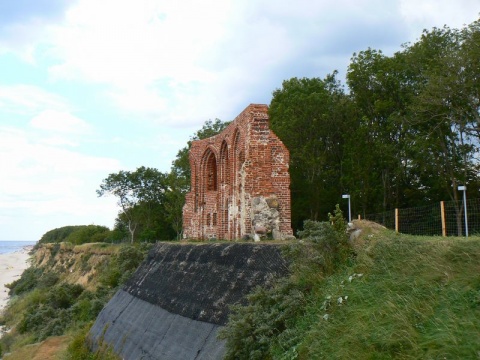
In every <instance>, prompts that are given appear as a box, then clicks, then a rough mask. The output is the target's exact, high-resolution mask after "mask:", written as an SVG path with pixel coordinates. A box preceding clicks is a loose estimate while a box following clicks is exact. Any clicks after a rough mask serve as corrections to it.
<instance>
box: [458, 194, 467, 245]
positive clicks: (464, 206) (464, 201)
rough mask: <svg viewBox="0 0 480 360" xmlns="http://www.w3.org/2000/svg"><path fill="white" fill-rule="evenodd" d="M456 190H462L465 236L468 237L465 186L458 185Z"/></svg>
mask: <svg viewBox="0 0 480 360" xmlns="http://www.w3.org/2000/svg"><path fill="white" fill-rule="evenodd" d="M458 191H463V212H464V213H465V237H468V218H467V187H466V186H465V185H460V186H459V187H458Z"/></svg>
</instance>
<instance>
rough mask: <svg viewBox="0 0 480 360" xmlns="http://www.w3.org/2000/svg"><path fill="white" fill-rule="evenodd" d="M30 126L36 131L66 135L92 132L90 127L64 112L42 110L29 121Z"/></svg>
mask: <svg viewBox="0 0 480 360" xmlns="http://www.w3.org/2000/svg"><path fill="white" fill-rule="evenodd" d="M30 125H31V126H32V127H34V128H36V129H42V130H48V131H52V132H59V133H66V134H88V133H91V132H92V127H91V126H90V125H89V124H88V123H86V122H85V121H83V120H82V119H79V118H78V117H75V116H73V115H72V114H70V113H68V112H65V111H56V110H44V111H42V112H41V113H40V114H39V115H37V116H35V117H34V118H33V119H32V120H31V121H30Z"/></svg>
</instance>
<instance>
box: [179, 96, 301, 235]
mask: <svg viewBox="0 0 480 360" xmlns="http://www.w3.org/2000/svg"><path fill="white" fill-rule="evenodd" d="M289 158H290V155H289V152H288V150H287V148H286V147H285V146H284V145H283V143H282V142H281V140H280V139H279V138H278V137H277V136H276V135H275V134H274V133H273V132H272V131H271V130H270V128H269V119H268V107H267V105H257V104H251V105H249V106H248V107H247V108H246V109H245V110H244V111H243V112H242V113H241V114H240V115H238V116H237V118H236V119H235V120H234V121H233V122H232V123H231V124H229V125H228V126H227V127H226V128H225V129H224V130H223V131H222V132H221V133H220V134H218V135H215V136H212V137H210V138H207V139H204V140H198V141H193V142H192V145H191V148H190V154H189V160H190V169H191V191H190V192H189V193H188V194H187V195H186V201H185V205H184V207H183V237H184V238H189V239H228V240H234V239H241V238H243V239H246V238H252V239H254V240H255V241H258V240H260V239H262V238H271V239H285V238H288V237H291V236H292V228H291V221H290V174H289V173H288V165H289Z"/></svg>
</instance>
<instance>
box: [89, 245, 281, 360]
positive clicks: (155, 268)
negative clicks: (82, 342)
mask: <svg viewBox="0 0 480 360" xmlns="http://www.w3.org/2000/svg"><path fill="white" fill-rule="evenodd" d="M287 274H288V267H287V263H286V261H285V260H284V259H283V257H282V256H281V252H280V247H279V246H277V245H272V244H252V243H242V244H228V243H222V244H199V245H186V244H185V245H182V244H172V243H161V244H158V245H157V246H156V247H155V248H154V249H153V250H152V251H151V252H150V253H149V255H148V258H147V259H146V260H145V262H144V263H143V264H142V265H141V266H140V267H139V268H138V270H137V271H136V272H135V274H134V275H133V277H132V278H131V279H130V280H129V281H128V283H127V284H126V285H125V286H124V288H123V289H122V290H119V291H118V292H117V293H116V294H115V296H114V297H113V298H112V299H111V300H110V302H109V303H108V304H107V305H106V307H105V308H104V309H103V310H102V312H101V313H100V315H99V316H98V318H97V320H96V322H95V324H94V326H93V327H92V329H91V331H90V337H91V339H92V342H93V347H96V346H98V344H99V343H100V342H103V343H104V344H105V345H109V346H112V347H113V348H114V350H115V352H116V353H117V354H119V355H121V356H122V357H123V358H124V359H132V360H133V359H172V360H173V359H182V360H188V359H221V358H222V357H223V354H224V343H223V342H222V341H220V340H218V339H217V338H216V337H217V333H218V330H219V329H220V328H221V327H222V326H223V325H225V324H226V322H227V319H228V313H229V306H230V305H233V304H235V303H244V302H245V298H244V297H245V295H246V294H248V293H249V292H251V291H252V290H253V289H254V288H255V287H256V286H269V285H270V284H271V283H272V282H273V280H274V279H275V278H278V277H282V276H286V275H287Z"/></svg>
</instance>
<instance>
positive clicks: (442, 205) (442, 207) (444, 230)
mask: <svg viewBox="0 0 480 360" xmlns="http://www.w3.org/2000/svg"><path fill="white" fill-rule="evenodd" d="M440 214H441V217H442V236H443V237H445V236H447V224H446V221H445V201H440Z"/></svg>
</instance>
